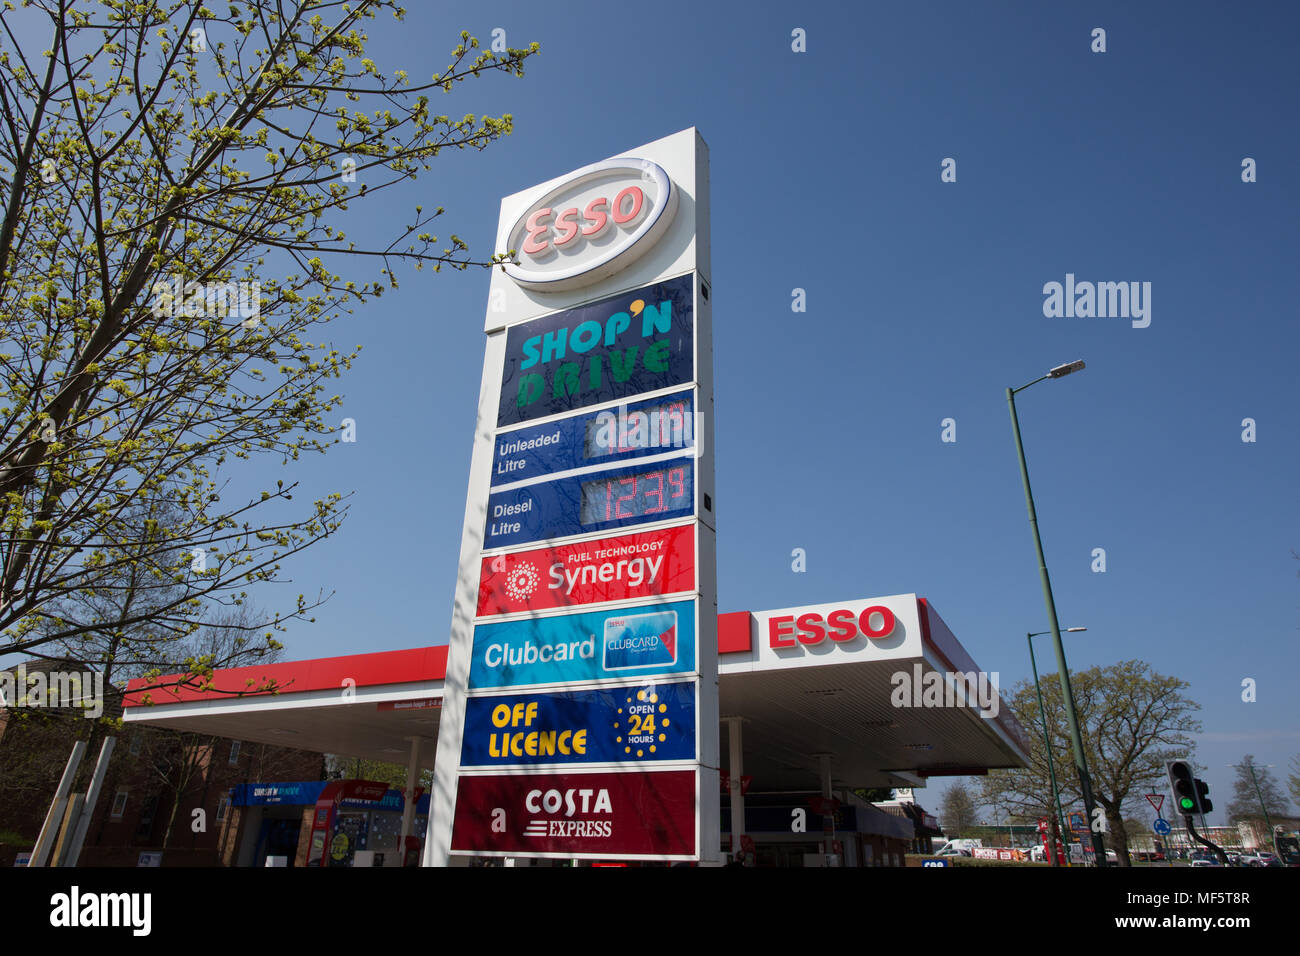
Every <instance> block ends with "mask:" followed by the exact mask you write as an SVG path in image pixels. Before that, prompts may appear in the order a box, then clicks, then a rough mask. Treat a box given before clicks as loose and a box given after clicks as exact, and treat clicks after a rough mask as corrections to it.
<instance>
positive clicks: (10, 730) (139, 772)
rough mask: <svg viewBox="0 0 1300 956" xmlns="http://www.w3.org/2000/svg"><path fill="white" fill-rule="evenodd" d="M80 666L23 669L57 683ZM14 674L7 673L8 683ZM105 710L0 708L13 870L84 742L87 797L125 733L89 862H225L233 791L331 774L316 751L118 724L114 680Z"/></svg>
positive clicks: (3, 852)
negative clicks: (59, 675)
mask: <svg viewBox="0 0 1300 956" xmlns="http://www.w3.org/2000/svg"><path fill="white" fill-rule="evenodd" d="M73 666H76V665H75V664H73V663H72V662H59V661H53V662H51V661H28V662H26V663H25V664H24V665H23V670H24V671H25V672H26V674H27V675H28V679H29V681H31V680H34V675H37V674H43V675H47V676H49V677H50V679H51V680H52V679H53V674H54V673H56V672H58V671H59V670H60V668H63V669H65V670H66V669H67V668H69V667H73ZM15 672H16V668H15V669H13V670H9V671H8V672H7V673H8V674H9V675H10V678H9V683H8V685H7V686H13V683H14V680H15V678H14V675H15ZM38 699H39V698H38ZM102 710H103V712H102V715H101V718H100V719H99V720H93V719H88V718H87V717H86V716H85V715H84V713H83V712H81V711H79V710H78V709H77V708H76V707H54V706H43V705H38V706H24V705H21V704H19V703H18V701H17V700H6V702H5V703H4V704H0V866H11V865H12V864H13V860H14V857H15V855H16V854H17V853H18V852H19V851H23V850H29V849H31V848H32V846H33V845H34V844H35V842H36V838H37V836H38V834H39V833H40V830H41V825H42V823H43V821H44V819H45V814H46V812H47V810H48V809H49V806H50V801H51V800H52V799H53V797H54V794H55V791H56V790H57V788H58V784H59V779H60V777H61V776H62V774H63V770H64V767H65V766H66V765H67V761H68V755H69V754H70V753H71V751H72V748H73V745H74V744H75V743H76V741H78V740H84V741H86V742H87V747H86V752H85V755H84V757H83V758H82V761H81V766H80V767H79V769H78V773H77V777H76V780H75V782H74V784H73V788H72V789H73V792H74V793H85V792H86V790H87V788H88V786H89V783H90V779H91V775H92V774H93V773H94V770H95V765H96V763H97V761H98V759H99V753H100V747H101V745H102V743H103V741H104V739H105V737H107V736H114V737H116V743H115V746H114V750H113V754H112V758H111V759H110V761H109V764H108V769H107V772H106V773H105V776H104V782H103V786H102V788H101V790H100V794H99V800H98V802H97V804H96V807H95V812H94V816H93V817H92V818H91V825H90V828H89V830H88V831H87V834H86V841H85V845H84V847H83V849H82V852H81V857H80V860H79V865H82V866H135V865H136V864H137V862H138V861H139V859H140V854H141V853H142V852H145V851H163V857H162V865H164V866H217V865H220V862H221V861H220V852H219V845H218V844H219V839H220V835H221V831H222V825H223V823H224V822H225V820H226V817H227V815H228V814H229V811H230V792H231V790H232V789H233V788H235V787H237V786H238V785H240V784H248V783H253V782H256V781H261V780H283V779H291V780H321V779H324V776H325V773H324V771H325V761H324V756H323V755H322V754H320V753H316V752H312V751H306V750H299V749H295V748H291V747H280V746H275V745H271V744H264V743H249V742H246V741H239V740H230V739H227V738H224V737H216V736H211V735H206V734H198V733H183V732H179V731H174V730H166V729H162V728H153V727H140V726H135V727H130V728H126V729H123V730H116V729H114V727H113V725H112V724H111V723H110V721H112V720H116V719H119V718H120V717H121V713H122V695H121V692H120V691H119V690H118V689H116V688H114V687H112V686H111V685H105V686H104V687H103V701H102ZM178 795H179V799H178ZM196 810H202V811H203V813H202V814H201V815H196V814H195V811H196ZM200 823H201V824H202V826H201V829H196V827H198V826H199V824H200Z"/></svg>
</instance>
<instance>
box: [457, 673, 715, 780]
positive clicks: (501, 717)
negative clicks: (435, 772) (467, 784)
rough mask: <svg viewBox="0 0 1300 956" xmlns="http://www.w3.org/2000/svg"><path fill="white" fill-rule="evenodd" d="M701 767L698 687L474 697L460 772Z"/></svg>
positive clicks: (684, 685)
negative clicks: (685, 763) (691, 763)
mask: <svg viewBox="0 0 1300 956" xmlns="http://www.w3.org/2000/svg"><path fill="white" fill-rule="evenodd" d="M694 759H695V684H694V682H685V683H676V684H658V683H647V684H632V685H629V686H626V687H611V688H605V689H597V690H579V691H567V692H561V693H552V694H506V695H502V696H493V697H471V698H470V699H469V700H468V702H467V703H466V707H465V736H464V738H463V742H462V746H461V757H460V762H461V766H462V767H491V766H497V767H499V766H511V765H514V766H521V765H527V764H581V763H647V762H654V761H663V760H694Z"/></svg>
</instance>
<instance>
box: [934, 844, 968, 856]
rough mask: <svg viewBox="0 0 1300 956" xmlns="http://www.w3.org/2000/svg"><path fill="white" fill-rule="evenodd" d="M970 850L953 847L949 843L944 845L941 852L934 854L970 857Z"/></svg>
mask: <svg viewBox="0 0 1300 956" xmlns="http://www.w3.org/2000/svg"><path fill="white" fill-rule="evenodd" d="M970 855H971V852H970V850H968V849H966V848H965V847H961V846H953V845H952V844H951V843H949V844H947V845H945V846H944V847H943V848H942V849H941V850H939V851H938V852H937V853H935V856H970Z"/></svg>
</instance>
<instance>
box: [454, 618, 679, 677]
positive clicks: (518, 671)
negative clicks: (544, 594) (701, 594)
mask: <svg viewBox="0 0 1300 956" xmlns="http://www.w3.org/2000/svg"><path fill="white" fill-rule="evenodd" d="M473 654H474V656H473V657H472V658H471V660H470V666H469V686H470V688H471V689H475V690H480V689H483V688H488V687H522V686H525V685H533V684H576V683H578V682H580V681H594V680H603V679H607V678H617V677H636V676H638V675H645V674H689V673H692V672H694V670H695V660H696V658H695V601H694V600H689V601H674V602H672V603H669V604H649V605H644V606H642V607H627V608H618V609H616V610H611V611H588V612H586V613H583V614H559V615H552V616H550V617H535V618H525V619H523V620H518V621H501V622H499V623H496V624H479V625H477V626H476V627H475V628H474V652H473Z"/></svg>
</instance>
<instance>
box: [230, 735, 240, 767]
mask: <svg viewBox="0 0 1300 956" xmlns="http://www.w3.org/2000/svg"><path fill="white" fill-rule="evenodd" d="M237 763H239V741H238V740H232V741H231V742H230V766H232V767H233V766H235V764H237Z"/></svg>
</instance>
